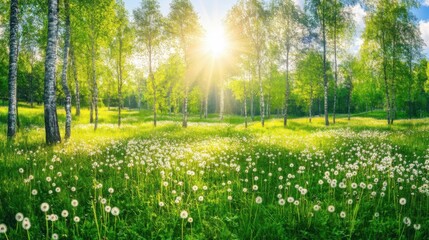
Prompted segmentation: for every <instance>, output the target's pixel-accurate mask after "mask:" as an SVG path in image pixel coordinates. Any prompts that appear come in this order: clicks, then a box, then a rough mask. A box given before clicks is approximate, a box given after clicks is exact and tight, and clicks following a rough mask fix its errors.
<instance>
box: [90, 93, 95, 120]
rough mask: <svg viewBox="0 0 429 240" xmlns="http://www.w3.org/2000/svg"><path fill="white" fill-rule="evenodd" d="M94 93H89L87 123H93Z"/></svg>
mask: <svg viewBox="0 0 429 240" xmlns="http://www.w3.org/2000/svg"><path fill="white" fill-rule="evenodd" d="M93 95H94V94H91V99H90V101H89V123H94V97H93Z"/></svg>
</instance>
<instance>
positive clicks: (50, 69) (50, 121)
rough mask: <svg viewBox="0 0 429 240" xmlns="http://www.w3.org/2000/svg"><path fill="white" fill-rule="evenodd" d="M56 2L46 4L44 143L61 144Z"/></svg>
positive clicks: (51, 0)
mask: <svg viewBox="0 0 429 240" xmlns="http://www.w3.org/2000/svg"><path fill="white" fill-rule="evenodd" d="M57 25H58V1H57V0H49V2H48V44H47V47H46V60H45V92H44V94H45V95H44V103H45V133H46V143H47V144H55V143H58V142H61V136H60V130H59V127H58V117H57V104H56V99H57V98H56V93H55V91H56V77H55V75H56V60H57V40H58V39H57V38H58V26H57Z"/></svg>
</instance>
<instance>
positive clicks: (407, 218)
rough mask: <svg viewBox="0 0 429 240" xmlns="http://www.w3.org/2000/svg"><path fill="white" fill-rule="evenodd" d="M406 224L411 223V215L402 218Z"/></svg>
mask: <svg viewBox="0 0 429 240" xmlns="http://www.w3.org/2000/svg"><path fill="white" fill-rule="evenodd" d="M402 221H403V222H404V224H405V225H407V226H410V225H411V219H410V218H409V217H404V219H403V220H402Z"/></svg>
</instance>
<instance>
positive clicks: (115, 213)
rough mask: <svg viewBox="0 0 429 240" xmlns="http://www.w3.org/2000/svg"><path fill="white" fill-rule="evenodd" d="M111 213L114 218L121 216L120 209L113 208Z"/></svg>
mask: <svg viewBox="0 0 429 240" xmlns="http://www.w3.org/2000/svg"><path fill="white" fill-rule="evenodd" d="M111 213H112V215H113V216H118V215H119V208H117V207H112V211H111Z"/></svg>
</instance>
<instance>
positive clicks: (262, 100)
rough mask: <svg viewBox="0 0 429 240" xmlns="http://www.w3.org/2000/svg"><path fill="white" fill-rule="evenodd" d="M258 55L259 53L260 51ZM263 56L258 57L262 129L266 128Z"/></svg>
mask: <svg viewBox="0 0 429 240" xmlns="http://www.w3.org/2000/svg"><path fill="white" fill-rule="evenodd" d="M258 54H260V53H259V51H258ZM260 61H261V56H258V80H259V95H260V97H259V100H260V101H259V103H260V108H261V125H262V127H264V125H265V115H264V113H265V102H264V88H263V85H262V76H261V67H262V66H261V62H260Z"/></svg>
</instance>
